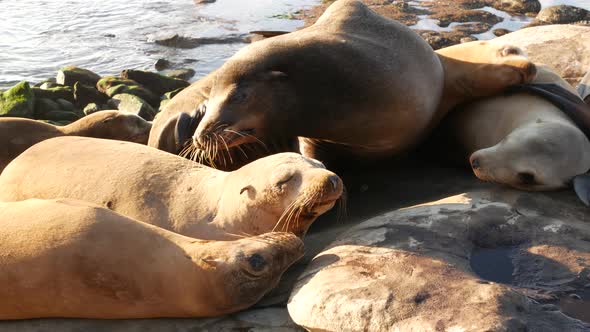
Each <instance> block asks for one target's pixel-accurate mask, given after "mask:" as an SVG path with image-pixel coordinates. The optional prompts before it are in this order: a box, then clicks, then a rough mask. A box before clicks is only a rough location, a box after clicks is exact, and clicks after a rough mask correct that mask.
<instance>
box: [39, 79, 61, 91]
mask: <svg viewBox="0 0 590 332" xmlns="http://www.w3.org/2000/svg"><path fill="white" fill-rule="evenodd" d="M55 85H58V84H57V83H56V82H55V77H51V78H48V79H46V80H45V81H43V82H39V83H37V84H35V85H33V87H35V88H41V89H47V88H50V87H52V86H55Z"/></svg>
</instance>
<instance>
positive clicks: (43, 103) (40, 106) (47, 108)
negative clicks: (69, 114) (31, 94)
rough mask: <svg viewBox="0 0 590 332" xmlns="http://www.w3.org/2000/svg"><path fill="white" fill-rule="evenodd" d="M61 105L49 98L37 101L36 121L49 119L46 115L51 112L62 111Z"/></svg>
mask: <svg viewBox="0 0 590 332" xmlns="http://www.w3.org/2000/svg"><path fill="white" fill-rule="evenodd" d="M61 110H62V108H61V106H60V104H59V103H57V102H56V101H53V100H51V99H48V98H37V99H35V119H47V118H46V117H45V115H46V114H47V113H49V112H54V111H61Z"/></svg>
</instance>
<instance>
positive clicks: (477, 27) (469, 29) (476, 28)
mask: <svg viewBox="0 0 590 332" xmlns="http://www.w3.org/2000/svg"><path fill="white" fill-rule="evenodd" d="M491 28H492V25H491V24H488V23H484V22H470V23H464V24H461V25H457V26H455V27H454V28H453V29H454V30H456V31H461V32H464V33H467V34H478V33H484V32H486V31H488V30H490V29H491Z"/></svg>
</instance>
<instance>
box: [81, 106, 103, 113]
mask: <svg viewBox="0 0 590 332" xmlns="http://www.w3.org/2000/svg"><path fill="white" fill-rule="evenodd" d="M101 110H102V108H101V107H100V106H98V105H97V104H95V103H90V104H88V105H86V107H84V114H86V115H90V114H92V113H96V112H99V111H101Z"/></svg>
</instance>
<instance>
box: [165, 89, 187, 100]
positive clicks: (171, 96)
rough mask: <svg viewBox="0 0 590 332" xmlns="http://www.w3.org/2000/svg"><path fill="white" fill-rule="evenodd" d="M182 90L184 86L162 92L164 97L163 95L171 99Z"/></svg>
mask: <svg viewBox="0 0 590 332" xmlns="http://www.w3.org/2000/svg"><path fill="white" fill-rule="evenodd" d="M182 90H184V88H179V89H176V90H174V91H170V92H166V93H165V94H164V97H165V98H166V99H172V98H174V96H176V95H177V94H178V93H179V92H180V91H182Z"/></svg>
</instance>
